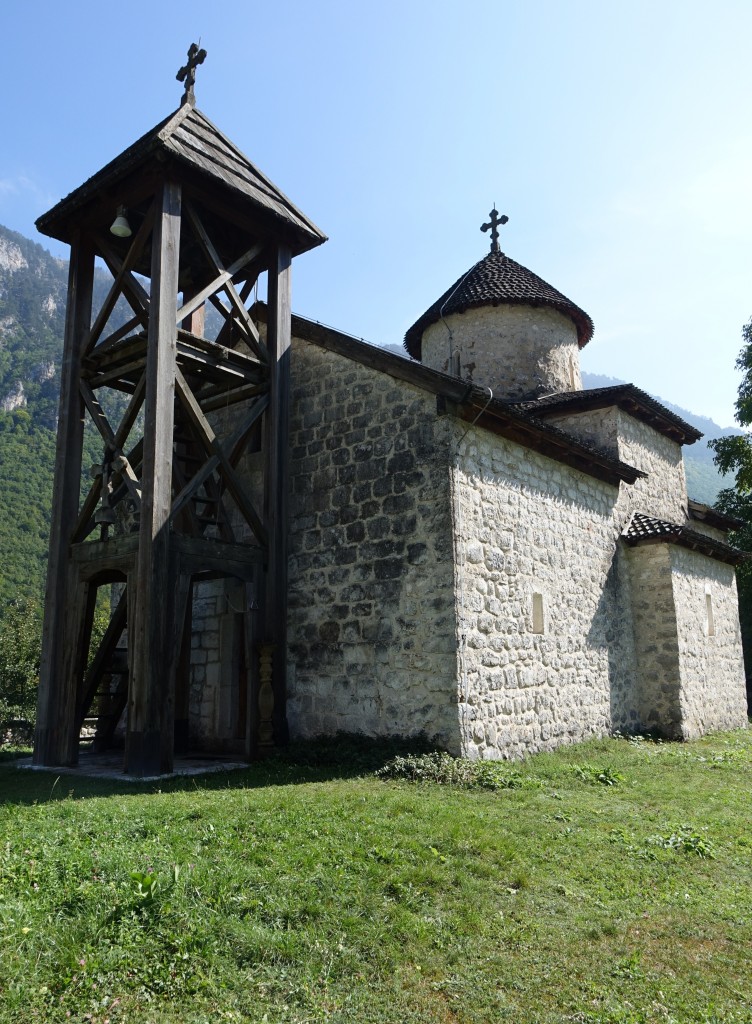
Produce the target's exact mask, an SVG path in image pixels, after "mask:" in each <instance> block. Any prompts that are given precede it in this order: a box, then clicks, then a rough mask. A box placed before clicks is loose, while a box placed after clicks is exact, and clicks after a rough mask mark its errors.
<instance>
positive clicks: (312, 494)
mask: <svg viewBox="0 0 752 1024" xmlns="http://www.w3.org/2000/svg"><path fill="white" fill-rule="evenodd" d="M538 312H540V311H538ZM292 382H293V394H292V413H291V423H290V428H291V435H290V443H291V449H290V454H291V487H292V496H291V524H290V528H291V536H290V607H289V651H288V664H289V674H288V717H289V724H290V731H291V735H292V736H293V738H295V737H309V736H316V735H331V734H333V733H336V732H337V731H340V730H341V731H345V732H360V733H365V734H367V735H372V736H379V735H394V734H403V735H411V734H413V735H415V734H419V733H424V734H427V735H428V736H431V737H434V738H435V739H436V741H437V742H438V743H440V744H442V745H443V746H445V747H446V748H447V749H449V750H451V751H452V752H454V753H460V752H462V753H464V754H467V755H469V756H472V757H484V758H498V757H503V758H510V757H519V756H522V755H523V754H526V753H530V752H534V751H537V750H546V749H553V748H554V747H556V746H559V745H561V744H562V743H567V742H573V741H576V740H580V739H583V738H585V737H587V736H591V735H602V734H605V733H607V732H609V731H611V730H613V729H620V730H623V731H635V730H638V729H645V728H651V727H655V726H656V725H658V724H661V725H662V726H664V727H665V729H664V731H668V732H671V733H673V734H675V735H684V734H685V732H686V734H687V735H695V734H696V732H698V731H702V730H704V729H706V728H720V727H724V728H725V727H731V725H732V724H739V723H740V721H741V720H740V714H741V713H742V710H741V709H742V703H741V701H743V694H744V689H743V671H742V668H741V655H740V648H739V644H738V637H737V636H736V635H734V636H732V629H731V626H730V625H729V623H734V622H735V621H736V620H734V601H735V588H734V587H733V573H732V570H731V569H730V568H729V567H727V566H724V565H717V564H716V563H715V562H713V561H712V560H710V559H706V558H704V557H701V556H696V558H695V561H693V562H692V563H691V565H689V564H686V565H685V563H684V562H683V561H682V558H683V556H684V554H685V553H684V552H681V549H678V548H675V547H671V548H670V549H669V546H667V545H648V546H641V547H639V548H637V549H627V548H626V547H625V545H624V543H623V541H620V539H619V538H620V535H621V533H622V531H623V529H624V527H625V525H626V523H627V522H628V520H629V517H630V515H631V513H632V511H633V510H635V509H637V510H639V511H643V512H646V513H648V514H650V515H655V516H658V517H660V518H665V519H669V520H671V521H673V522H680V523H681V522H684V521H685V517H686V512H685V508H686V491H685V487H684V473H683V466H682V462H681V450H680V448H679V446H678V445H676V444H674V443H673V442H671V441H669V440H668V439H666V438H664V437H663V436H662V435H660V434H658V433H657V432H656V431H654V430H652V429H651V428H650V427H648V426H647V425H645V424H642V423H640V422H638V421H636V420H634V419H633V418H632V417H630V416H627V415H626V414H624V413H622V412H620V411H619V410H617V409H611V410H597V411H594V412H591V413H588V414H582V415H578V416H576V417H571V418H569V419H571V420H572V421H573V422H574V424H575V426H576V430H573V432H577V430H579V431H580V436H582V437H585V438H586V439H595V436H596V435H598V436H599V437H600V438H602V439H603V440H602V441H601V444H602V446H604V447H607V448H609V449H610V450H612V451H613V452H614V454H618V456H619V457H620V458H622V459H623V460H624V461H626V462H629V463H631V464H633V465H635V466H637V467H638V468H640V469H642V470H643V471H645V472H647V473H648V474H649V476H648V478H647V480H644V481H640V483H638V484H637V485H635V486H628V485H625V484H622V485H621V487H620V488H616V487H614V486H611V485H609V484H606V483H604V482H601V481H598V480H596V479H594V478H592V477H589V476H587V475H585V474H583V473H580V472H578V471H576V470H574V469H571V468H569V467H567V466H564V465H562V464H560V463H557V462H555V461H553V460H550V459H548V458H546V457H545V456H542V455H538V454H536V453H535V452H532V451H529V450H527V449H524V448H522V447H520V446H519V445H516V444H514V443H513V442H510V441H506V440H504V439H502V438H499V437H497V436H495V435H493V434H490V433H488V432H487V431H485V430H483V429H481V428H478V427H468V426H467V424H465V423H461V422H459V421H458V420H456V419H454V418H452V417H451V416H437V414H436V404H435V396H433V395H431V394H428V393H426V392H424V391H422V390H421V389H419V388H417V387H414V386H412V385H410V384H407V383H406V382H404V381H401V380H399V379H396V378H392V377H390V376H389V375H387V374H384V373H381V372H378V371H376V370H371V369H369V368H367V367H365V366H363V365H361V364H359V363H357V362H355V361H353V360H349V359H346V358H345V357H342V356H340V355H337V354H335V353H332V352H329V351H327V350H325V349H322V348H319V347H317V346H314V345H311V344H308V343H306V342H304V341H301V340H298V339H294V341H293V350H292ZM560 425H561V426H563V427H564V426H565V424H564V423H563V422H562V423H561V424H560ZM225 429H226V427H225ZM258 461H259V456H258V455H254V454H250V455H248V456H246V457H245V459H244V460H243V461H242V463H241V465H240V471H241V472H242V473H243V474H244V476H245V477H246V479H247V481H248V484H249V486H250V488H251V490H252V491H254V492H257V491H258V489H259V481H260V476H259V466H258ZM677 551H679V552H680V554H679V555H677V554H676V552H677ZM686 554H687V555H688V554H689V553H686ZM693 557H694V556H693ZM674 577H676V578H677V582H676V587H674ZM229 585H230V586H231V585H232V584H229ZM227 586H228V585H227V584H218V583H212V584H205V585H202V586H201V587H199V588H197V590H196V598H195V604H194V636H193V644H194V648H193V654H192V678H193V689H192V715H193V720H192V729H193V730H194V731H195V732H196V733H197V734H199V735H202V734H203V735H209V734H211V735H213V736H218V737H219V738H220V740H221V742H226V744H227V746H228V749H229V748H230V745H231V744H232V742H234V740H233V736H232V722H231V720H230V716H229V713H228V708H232V707H233V706H235V704H234V703H233V702H237V694H236V693H235V691H234V690H233V686H234V685H236V684H235V683H234V682H233V679H234V678H235V676H234V675H233V672H230V673H229V674H228V670H227V668H226V665H227V662H228V657H230V656H229V655H228V650H229V649H230V647H231V641H230V640H229V639H228V637H230V636H231V632H232V628H233V621H232V618H233V610H232V608H231V607H230V603H228V599H227ZM706 586H710V587H711V588H712V590H711V592H712V595H713V607H714V611H715V616H716V619H715V621H716V636H714V637H708V638H702V639H701V642H700V643H699V645H698V644H697V643H696V642H695V641H696V639H697V638H696V634H697V616H698V615H699V614H700V612H699V611H698V608H701V609H702V610H703V611H702V613H703V614H704V609H705V596H704V595H705V590H704V589H703V588H705V587H706ZM536 595H538V596H536ZM698 595H700V597H701V598H702V600H700V601H699V604H698V600H699V599H698ZM675 600H676V601H677V602H678V608H679V611H678V612H677V610H676V608H675V605H674V601H675ZM539 612H542V622H541V621H539V618H540V616H539V614H538V613H539ZM723 623H726V625H722V624H723ZM735 628H737V629H738V625H737V626H736V627H735ZM711 705H712V707H711Z"/></svg>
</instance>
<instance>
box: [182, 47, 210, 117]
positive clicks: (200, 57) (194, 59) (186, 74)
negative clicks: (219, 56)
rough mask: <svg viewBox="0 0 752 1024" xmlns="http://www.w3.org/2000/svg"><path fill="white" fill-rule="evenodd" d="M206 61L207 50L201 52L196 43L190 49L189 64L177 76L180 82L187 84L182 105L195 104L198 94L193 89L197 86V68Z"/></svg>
mask: <svg viewBox="0 0 752 1024" xmlns="http://www.w3.org/2000/svg"><path fill="white" fill-rule="evenodd" d="M205 60H206V50H199V48H198V46H197V44H196V43H191V45H190V46H189V47H188V63H187V64H185V65H184V66H183V67H182V68H181V69H180V71H178V73H177V74H176V75H175V78H177V80H178V82H183V81H184V82H185V92H184V93H183V99H182V100H181V103H195V102H196V94H195V93H194V91H193V87H194V85H195V84H196V68H197V67H198V66H199V64H203V63H204V61H205Z"/></svg>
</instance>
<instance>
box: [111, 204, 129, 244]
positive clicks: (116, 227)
mask: <svg viewBox="0 0 752 1024" xmlns="http://www.w3.org/2000/svg"><path fill="white" fill-rule="evenodd" d="M110 234H113V235H117V237H118V238H130V237H131V235H132V234H133V232H132V231H131V226H130V224H129V223H128V218H127V217H126V216H125V207H124V206H118V210H117V217H116V218H115V219H114V221H113V222H112V225H111V226H110Z"/></svg>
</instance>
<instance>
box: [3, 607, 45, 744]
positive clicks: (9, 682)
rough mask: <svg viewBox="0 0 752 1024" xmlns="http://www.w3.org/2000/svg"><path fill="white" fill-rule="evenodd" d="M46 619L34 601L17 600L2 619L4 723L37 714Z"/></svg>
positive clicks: (31, 720) (30, 718) (6, 609)
mask: <svg viewBox="0 0 752 1024" xmlns="http://www.w3.org/2000/svg"><path fill="white" fill-rule="evenodd" d="M41 625H42V618H41V612H40V608H39V605H38V604H37V602H36V601H34V600H17V601H13V602H12V603H11V604H9V605H7V606H6V607H5V608H4V609H3V615H2V618H0V726H2V724H3V723H4V722H9V721H15V720H19V719H21V720H25V721H29V722H33V721H34V719H35V717H36V703H37V684H38V682H39V656H40V649H41Z"/></svg>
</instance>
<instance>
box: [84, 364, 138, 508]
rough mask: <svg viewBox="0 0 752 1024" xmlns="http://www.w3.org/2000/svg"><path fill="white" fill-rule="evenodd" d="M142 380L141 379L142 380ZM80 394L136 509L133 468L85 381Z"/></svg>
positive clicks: (136, 481)
mask: <svg viewBox="0 0 752 1024" xmlns="http://www.w3.org/2000/svg"><path fill="white" fill-rule="evenodd" d="M142 380H143V378H142ZM80 387H81V394H82V395H83V399H84V402H85V403H86V408H87V409H88V410H89V415H90V416H91V418H92V420H93V421H94V425H95V426H96V428H97V430H98V431H99V433H100V434H101V435H102V439H103V440H104V443H105V445H106V446H107V447H108V448H109V449H110V451H111V452H112V453H113V456H114V462H115V463H116V466H117V469H118V471H119V472H120V474H121V475H122V477H123V479H124V480H125V484H126V487H127V488H128V491H129V493H130V496H131V498H133V500H134V501H135V503H136V505H137V507H140V505H141V481H140V480H139V479H138V477H137V476H136V474H135V473H134V472H133V468H132V466H131V464H130V462H129V461H128V459H127V458H126V457H125V455H123V452H122V449H121V448H120V446H119V445H118V443H117V441H116V439H115V431H114V430H113V429H112V427H111V426H110V422H109V420H108V419H107V416H106V415H105V412H104V409H103V408H102V406H101V405H100V403H99V399H98V398H97V397H96V395H95V394H94V392H93V391H92V390H91V388H90V387H89V385H88V384H87V383H86V381H85V380H82V381H81V382H80Z"/></svg>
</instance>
